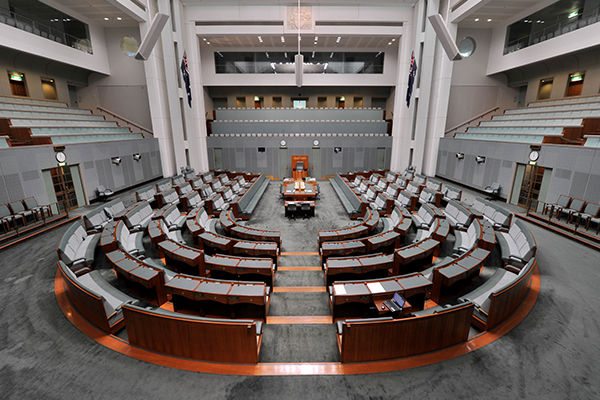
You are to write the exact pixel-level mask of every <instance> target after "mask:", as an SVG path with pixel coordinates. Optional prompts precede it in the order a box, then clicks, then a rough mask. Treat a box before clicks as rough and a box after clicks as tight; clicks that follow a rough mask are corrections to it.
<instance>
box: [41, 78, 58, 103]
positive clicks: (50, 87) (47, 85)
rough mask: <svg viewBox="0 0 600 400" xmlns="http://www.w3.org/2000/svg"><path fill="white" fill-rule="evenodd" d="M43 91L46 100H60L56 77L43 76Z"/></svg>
mask: <svg viewBox="0 0 600 400" xmlns="http://www.w3.org/2000/svg"><path fill="white" fill-rule="evenodd" d="M42 92H43V93H44V99H46V100H58V94H56V86H55V85H54V79H48V78H42Z"/></svg>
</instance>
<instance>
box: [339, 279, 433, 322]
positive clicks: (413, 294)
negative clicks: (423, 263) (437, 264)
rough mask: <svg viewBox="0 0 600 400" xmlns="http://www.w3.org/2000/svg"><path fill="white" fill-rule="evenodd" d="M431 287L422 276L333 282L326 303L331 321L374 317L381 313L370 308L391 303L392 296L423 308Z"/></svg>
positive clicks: (427, 280)
mask: <svg viewBox="0 0 600 400" xmlns="http://www.w3.org/2000/svg"><path fill="white" fill-rule="evenodd" d="M432 286H433V283H432V282H431V281H430V280H429V279H427V278H426V277H425V276H424V275H423V274H421V273H414V274H409V275H403V276H394V277H389V278H381V279H371V280H359V281H343V282H338V281H336V282H333V284H332V285H331V286H330V287H329V294H330V298H329V302H330V306H331V310H332V313H333V320H334V321H335V320H337V319H339V318H350V317H358V318H366V317H376V316H379V314H381V311H380V310H374V309H373V307H372V305H373V304H374V303H375V302H377V301H383V300H388V299H391V298H392V296H393V295H394V293H398V294H400V295H401V296H403V297H404V298H405V299H406V300H407V301H408V302H409V303H410V304H411V305H412V307H414V308H420V309H422V308H423V305H424V303H425V299H426V298H427V296H428V293H429V292H430V291H431V288H432Z"/></svg>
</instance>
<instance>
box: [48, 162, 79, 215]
mask: <svg viewBox="0 0 600 400" xmlns="http://www.w3.org/2000/svg"><path fill="white" fill-rule="evenodd" d="M50 173H51V175H52V185H53V186H54V193H55V195H56V201H57V202H58V208H59V210H61V211H62V210H64V209H65V208H66V209H67V210H72V209H74V208H77V207H79V204H78V202H77V192H76V190H75V184H74V183H73V175H72V174H71V168H70V167H68V166H66V165H65V166H62V167H57V168H52V169H51V170H50Z"/></svg>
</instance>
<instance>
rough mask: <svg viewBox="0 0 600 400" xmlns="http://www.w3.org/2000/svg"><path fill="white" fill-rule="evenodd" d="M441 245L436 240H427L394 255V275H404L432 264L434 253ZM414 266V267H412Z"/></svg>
mask: <svg viewBox="0 0 600 400" xmlns="http://www.w3.org/2000/svg"><path fill="white" fill-rule="evenodd" d="M439 245H440V242H438V241H437V240H435V239H431V238H429V239H425V240H423V241H421V242H419V243H416V244H414V245H412V246H409V247H404V248H402V249H400V250H397V251H396V252H395V253H394V269H393V275H404V274H408V273H410V272H414V270H415V269H420V268H421V267H423V266H425V265H428V264H431V258H432V256H433V252H434V250H435V249H437V247H438V246H439ZM411 264H413V265H411Z"/></svg>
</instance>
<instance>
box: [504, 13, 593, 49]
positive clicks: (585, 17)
mask: <svg viewBox="0 0 600 400" xmlns="http://www.w3.org/2000/svg"><path fill="white" fill-rule="evenodd" d="M599 14H600V7H596V8H592V9H591V10H587V11H584V12H583V13H581V14H580V15H577V18H568V19H564V20H562V21H559V22H557V23H555V24H551V25H548V26H546V27H544V28H543V29H539V30H536V31H535V32H531V33H530V34H529V35H527V36H523V37H521V38H519V39H516V40H513V41H511V42H508V43H507V44H506V46H505V47H504V54H508V53H512V52H515V51H517V50H521V49H524V48H525V47H529V46H532V45H534V44H538V43H541V42H544V41H546V40H548V39H552V38H555V37H557V36H560V35H564V34H566V33H569V32H573V31H574V30H577V29H581V28H584V27H586V26H588V25H592V24H595V23H596V22H598V21H600V15H599Z"/></svg>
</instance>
